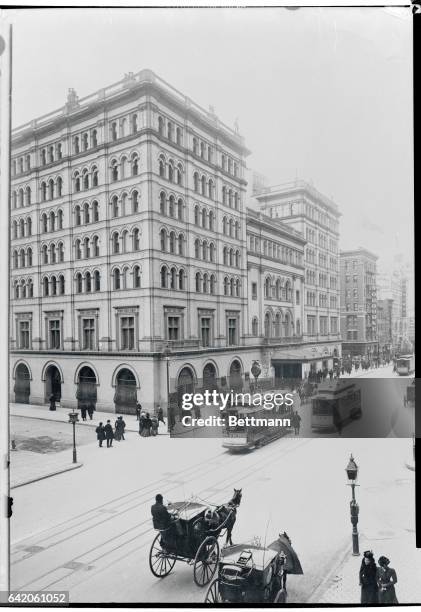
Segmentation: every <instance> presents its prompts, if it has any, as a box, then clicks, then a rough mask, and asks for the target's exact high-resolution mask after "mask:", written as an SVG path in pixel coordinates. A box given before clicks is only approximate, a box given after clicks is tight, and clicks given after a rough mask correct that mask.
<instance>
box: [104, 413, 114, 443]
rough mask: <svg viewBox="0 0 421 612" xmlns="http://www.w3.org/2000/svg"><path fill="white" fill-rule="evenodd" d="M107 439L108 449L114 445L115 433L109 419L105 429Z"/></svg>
mask: <svg viewBox="0 0 421 612" xmlns="http://www.w3.org/2000/svg"><path fill="white" fill-rule="evenodd" d="M104 432H105V439H106V440H107V448H110V447H111V446H112V445H113V438H114V432H113V427H112V425H111V421H110V420H109V419H108V421H107V424H106V425H105V427H104Z"/></svg>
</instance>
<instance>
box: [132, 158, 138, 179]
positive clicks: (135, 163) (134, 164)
mask: <svg viewBox="0 0 421 612" xmlns="http://www.w3.org/2000/svg"><path fill="white" fill-rule="evenodd" d="M138 174H139V157H138V155H137V154H136V153H134V154H133V155H132V176H137V175H138Z"/></svg>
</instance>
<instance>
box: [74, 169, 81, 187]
mask: <svg viewBox="0 0 421 612" xmlns="http://www.w3.org/2000/svg"><path fill="white" fill-rule="evenodd" d="M74 184H75V191H80V176H79V172H76V173H75V175H74Z"/></svg>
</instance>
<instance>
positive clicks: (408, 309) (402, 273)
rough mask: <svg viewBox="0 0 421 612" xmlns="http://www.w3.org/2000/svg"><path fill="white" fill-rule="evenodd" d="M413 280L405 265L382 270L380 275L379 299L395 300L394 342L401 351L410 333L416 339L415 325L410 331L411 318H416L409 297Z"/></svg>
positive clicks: (394, 345)
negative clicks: (385, 270) (386, 270)
mask: <svg viewBox="0 0 421 612" xmlns="http://www.w3.org/2000/svg"><path fill="white" fill-rule="evenodd" d="M411 282H413V277H412V279H411V281H410V280H409V278H408V270H406V269H405V268H404V267H403V266H397V267H394V268H393V269H392V270H391V271H388V272H382V273H381V274H379V275H378V278H377V285H378V297H379V299H383V300H384V299H391V300H393V311H392V344H393V348H394V350H396V351H398V352H399V351H400V350H401V348H402V343H408V340H409V339H410V338H409V336H410V333H412V337H413V339H414V326H413V325H412V330H411V332H410V329H409V327H410V319H411V318H412V319H414V311H413V304H412V301H413V300H412V299H411V300H410V299H409V295H408V294H409V291H410V290H412V287H411ZM412 341H413V340H412Z"/></svg>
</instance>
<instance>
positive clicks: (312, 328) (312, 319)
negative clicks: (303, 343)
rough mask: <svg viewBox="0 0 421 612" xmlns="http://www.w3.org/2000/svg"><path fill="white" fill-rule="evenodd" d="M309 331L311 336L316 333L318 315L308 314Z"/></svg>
mask: <svg viewBox="0 0 421 612" xmlns="http://www.w3.org/2000/svg"><path fill="white" fill-rule="evenodd" d="M307 333H308V334H309V335H310V336H314V335H315V334H316V317H314V316H310V315H307Z"/></svg>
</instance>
